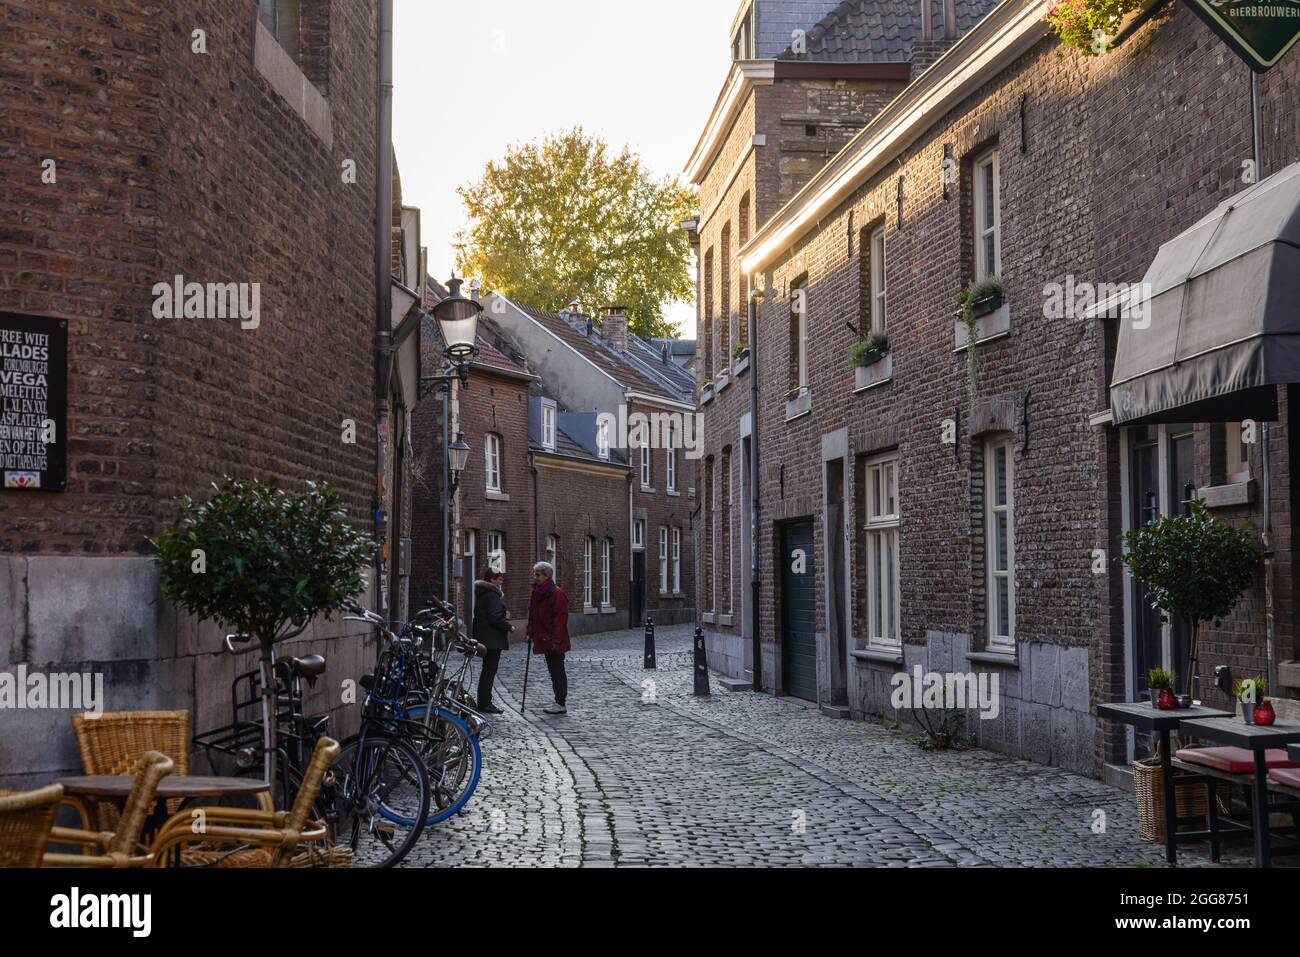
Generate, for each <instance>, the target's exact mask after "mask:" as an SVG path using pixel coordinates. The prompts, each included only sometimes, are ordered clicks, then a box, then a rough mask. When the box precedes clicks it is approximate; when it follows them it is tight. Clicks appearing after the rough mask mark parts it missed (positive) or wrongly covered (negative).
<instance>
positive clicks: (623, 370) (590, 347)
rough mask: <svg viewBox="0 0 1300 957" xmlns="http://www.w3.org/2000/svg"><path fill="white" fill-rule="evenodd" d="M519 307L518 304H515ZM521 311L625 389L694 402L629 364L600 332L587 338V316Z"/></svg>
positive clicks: (526, 308) (528, 307)
mask: <svg viewBox="0 0 1300 957" xmlns="http://www.w3.org/2000/svg"><path fill="white" fill-rule="evenodd" d="M516 305H519V304H517V303H516ZM519 308H520V309H522V310H523V311H524V312H526V313H527V314H528V315H530V316H532V317H533V318H534V319H536V320H537V321H538V322H539V323H541V325H542V326H543V328H545V329H547V330H549V331H550V332H552V333H554V334H555V335H556V336H557V337H558V338H559V339H561V340H562V341H564V342H565V343H566V344H568V345H570V346H572V347H573V348H574V349H575V350H577V352H578V353H579V354H581V355H582V356H584V357H585V358H586V359H587V360H588V361H590V362H591V363H592V364H593V365H595V366H596V367H597V368H599V369H601V370H602V371H604V372H605V373H607V374H608V375H609V376H610V377H611V378H613V379H614V381H615V382H617V383H618V384H619V385H620V386H622V387H623V389H625V390H630V391H634V392H644V393H645V394H647V395H653V396H657V397H659V398H662V399H671V400H673V401H674V402H690V401H691V400H690V399H689V398H687V397H686V396H684V395H683V394H682V393H681V392H679V391H678V390H677V389H675V388H673V387H671V386H669V385H665V384H663V383H661V382H660V381H658V379H657V378H655V377H654V376H652V375H651V374H650V373H648V372H647V371H645V370H643V369H641V368H638V366H637V364H635V363H632V362H629V361H627V360H626V359H625V358H623V356H621V355H620V354H619V353H618V352H617V351H615V350H614V349H613V348H611V347H610V346H609V344H608V343H606V342H605V341H604V340H603V339H602V338H601V337H600V335H599V334H598V333H597V332H593V333H592V335H591V336H590V337H588V336H587V335H586V325H587V319H586V317H578V318H575V319H566V318H565V317H564V316H561V315H560V314H558V313H554V312H545V311H543V310H541V309H534V308H532V307H531V306H524V305H519ZM578 326H581V327H582V330H581V331H579V329H578Z"/></svg>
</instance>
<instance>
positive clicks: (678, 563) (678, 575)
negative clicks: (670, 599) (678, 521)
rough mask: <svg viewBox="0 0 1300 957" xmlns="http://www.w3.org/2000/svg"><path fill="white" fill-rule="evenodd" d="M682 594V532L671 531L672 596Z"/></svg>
mask: <svg viewBox="0 0 1300 957" xmlns="http://www.w3.org/2000/svg"><path fill="white" fill-rule="evenodd" d="M681 593H682V530H681V529H680V528H674V529H673V594H674V595H680V594H681Z"/></svg>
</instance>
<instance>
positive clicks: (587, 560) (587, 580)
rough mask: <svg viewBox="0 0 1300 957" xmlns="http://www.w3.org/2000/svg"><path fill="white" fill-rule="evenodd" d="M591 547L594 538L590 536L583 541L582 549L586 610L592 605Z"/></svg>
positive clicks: (583, 594)
mask: <svg viewBox="0 0 1300 957" xmlns="http://www.w3.org/2000/svg"><path fill="white" fill-rule="evenodd" d="M591 547H592V538H591V536H590V535H588V536H587V537H586V539H585V540H584V541H583V548H582V604H583V607H585V608H590V607H592V605H591Z"/></svg>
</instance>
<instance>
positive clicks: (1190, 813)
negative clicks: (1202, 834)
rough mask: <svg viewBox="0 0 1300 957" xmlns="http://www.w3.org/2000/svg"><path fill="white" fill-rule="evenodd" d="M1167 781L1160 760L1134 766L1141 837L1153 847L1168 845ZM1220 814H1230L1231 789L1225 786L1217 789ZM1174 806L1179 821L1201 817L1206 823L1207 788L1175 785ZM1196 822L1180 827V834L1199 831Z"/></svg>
mask: <svg viewBox="0 0 1300 957" xmlns="http://www.w3.org/2000/svg"><path fill="white" fill-rule="evenodd" d="M1163 784H1164V780H1163V775H1162V771H1161V768H1160V759H1159V758H1147V759H1146V760H1145V761H1135V762H1133V790H1134V792H1135V793H1136V794H1137V806H1138V837H1140V838H1141V839H1142V840H1144V841H1147V842H1149V843H1151V844H1163V843H1164V842H1165V814H1164V807H1165V798H1164V788H1163ZM1215 796H1216V798H1217V799H1218V804H1219V810H1220V812H1224V813H1226V812H1227V811H1228V809H1229V801H1230V800H1231V788H1230V787H1229V785H1228V784H1227V782H1224V783H1223V784H1218V785H1215ZM1174 806H1175V807H1176V808H1177V813H1178V816H1179V817H1197V818H1200V819H1201V820H1202V821H1204V820H1206V808H1205V784H1204V783H1203V782H1202V783H1197V784H1178V783H1175V784H1174ZM1200 827H1201V825H1198V824H1196V823H1195V822H1192V823H1189V824H1180V825H1179V826H1178V830H1179V831H1194V830H1198V829H1199V828H1200Z"/></svg>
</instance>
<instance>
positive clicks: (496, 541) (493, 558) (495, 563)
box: [487, 532, 506, 575]
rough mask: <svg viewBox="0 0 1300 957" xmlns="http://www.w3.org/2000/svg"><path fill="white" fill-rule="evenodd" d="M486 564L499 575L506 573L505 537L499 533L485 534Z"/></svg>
mask: <svg viewBox="0 0 1300 957" xmlns="http://www.w3.org/2000/svg"><path fill="white" fill-rule="evenodd" d="M487 549H488V550H487V560H488V564H489V565H490V566H492V567H493V568H495V569H496V570H497V571H499V572H501V574H503V575H504V574H505V571H506V537H505V536H504V535H502V534H501V533H500V532H488V533H487Z"/></svg>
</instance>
